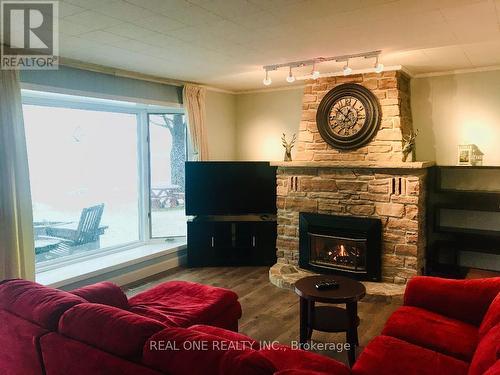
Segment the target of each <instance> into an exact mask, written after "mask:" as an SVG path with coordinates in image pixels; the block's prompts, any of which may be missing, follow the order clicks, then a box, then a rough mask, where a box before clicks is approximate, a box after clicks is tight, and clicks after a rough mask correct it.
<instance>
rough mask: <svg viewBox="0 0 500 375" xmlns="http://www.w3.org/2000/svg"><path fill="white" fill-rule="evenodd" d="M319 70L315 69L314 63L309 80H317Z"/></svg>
mask: <svg viewBox="0 0 500 375" xmlns="http://www.w3.org/2000/svg"><path fill="white" fill-rule="evenodd" d="M319 75H320V73H319V70H317V69H316V62H315V63H314V64H313V68H312V71H311V78H312V79H318V78H319Z"/></svg>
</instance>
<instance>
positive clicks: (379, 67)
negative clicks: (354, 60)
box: [374, 55, 384, 73]
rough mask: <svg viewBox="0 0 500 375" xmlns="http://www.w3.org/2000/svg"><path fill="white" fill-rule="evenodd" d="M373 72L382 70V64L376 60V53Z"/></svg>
mask: <svg viewBox="0 0 500 375" xmlns="http://www.w3.org/2000/svg"><path fill="white" fill-rule="evenodd" d="M374 70H375V73H382V72H383V71H384V64H382V63H380V62H379V61H378V55H377V57H376V60H375V66H374Z"/></svg>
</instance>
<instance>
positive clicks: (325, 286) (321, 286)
mask: <svg viewBox="0 0 500 375" xmlns="http://www.w3.org/2000/svg"><path fill="white" fill-rule="evenodd" d="M315 286H316V289H318V290H329V289H338V287H339V283H338V282H336V281H335V280H330V281H320V282H319V283H317V284H316V285H315Z"/></svg>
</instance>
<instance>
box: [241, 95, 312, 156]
mask: <svg viewBox="0 0 500 375" xmlns="http://www.w3.org/2000/svg"><path fill="white" fill-rule="evenodd" d="M303 92H304V89H303V88H295V89H291V90H278V91H269V92H258V93H250V94H240V95H237V98H236V142H237V150H236V153H237V158H238V160H283V154H284V149H283V146H282V145H281V135H282V134H283V133H285V134H286V135H287V139H288V140H290V138H291V137H292V135H293V133H298V130H299V124H300V118H301V112H302V95H303ZM297 135H298V134H297Z"/></svg>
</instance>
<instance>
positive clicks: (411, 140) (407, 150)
mask: <svg viewBox="0 0 500 375" xmlns="http://www.w3.org/2000/svg"><path fill="white" fill-rule="evenodd" d="M417 134H418V129H417V131H416V132H413V130H411V131H410V134H409V135H408V136H407V137H405V136H403V141H402V143H403V145H402V151H403V159H402V160H403V162H405V161H408V162H412V161H415V159H416V156H415V139H416V138H417ZM410 154H411V157H410V160H408V155H410Z"/></svg>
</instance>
